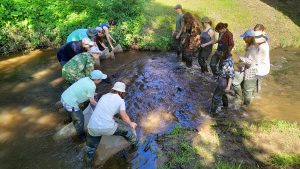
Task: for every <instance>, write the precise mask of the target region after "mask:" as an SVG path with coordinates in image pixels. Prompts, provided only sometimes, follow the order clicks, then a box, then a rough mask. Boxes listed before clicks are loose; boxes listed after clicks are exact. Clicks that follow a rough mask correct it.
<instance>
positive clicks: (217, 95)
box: [210, 77, 228, 113]
mask: <svg viewBox="0 0 300 169" xmlns="http://www.w3.org/2000/svg"><path fill="white" fill-rule="evenodd" d="M226 86H227V79H226V78H223V77H220V78H219V79H218V84H217V87H216V89H215V91H214V94H213V97H212V104H211V109H210V112H211V113H216V112H217V109H218V107H221V106H222V104H223V106H224V107H228V98H227V96H226V94H225V88H226Z"/></svg>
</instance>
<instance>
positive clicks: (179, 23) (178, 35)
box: [173, 4, 184, 58]
mask: <svg viewBox="0 0 300 169" xmlns="http://www.w3.org/2000/svg"><path fill="white" fill-rule="evenodd" d="M174 9H175V11H176V13H177V16H176V28H175V31H173V37H174V42H175V43H174V44H175V49H176V54H177V58H180V55H182V44H181V41H182V33H183V29H184V28H183V27H184V21H183V15H184V14H183V12H182V6H181V5H180V4H177V5H176V6H175V7H174Z"/></svg>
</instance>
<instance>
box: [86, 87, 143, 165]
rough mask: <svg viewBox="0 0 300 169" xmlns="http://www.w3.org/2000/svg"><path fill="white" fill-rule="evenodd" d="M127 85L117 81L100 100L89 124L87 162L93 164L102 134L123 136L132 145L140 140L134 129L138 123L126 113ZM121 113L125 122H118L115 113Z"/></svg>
mask: <svg viewBox="0 0 300 169" xmlns="http://www.w3.org/2000/svg"><path fill="white" fill-rule="evenodd" d="M125 88H126V85H125V84H124V83H122V82H116V83H115V84H114V86H113V88H112V90H111V92H110V93H107V94H105V95H103V96H102V97H101V98H100V100H99V101H98V103H97V105H96V108H95V110H94V112H93V114H92V116H91V118H90V120H89V123H88V125H87V129H88V133H87V137H86V152H85V162H86V164H87V165H89V166H91V165H92V163H93V159H94V155H95V151H96V149H97V146H98V144H99V143H100V140H101V137H102V135H118V136H123V137H124V138H125V139H126V140H128V141H129V142H130V143H131V144H132V145H134V146H136V145H137V143H138V141H137V137H136V134H135V131H134V129H135V128H136V127H137V124H136V123H135V122H133V121H131V120H130V118H129V116H128V115H127V113H126V107H125V101H124V94H125ZM116 114H119V115H120V117H121V119H122V121H124V122H125V123H126V124H125V123H120V122H116V121H115V120H114V115H116Z"/></svg>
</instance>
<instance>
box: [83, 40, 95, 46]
mask: <svg viewBox="0 0 300 169" xmlns="http://www.w3.org/2000/svg"><path fill="white" fill-rule="evenodd" d="M81 41H82V44H83V45H89V46H94V42H93V41H91V40H90V39H89V38H83V39H82V40H81Z"/></svg>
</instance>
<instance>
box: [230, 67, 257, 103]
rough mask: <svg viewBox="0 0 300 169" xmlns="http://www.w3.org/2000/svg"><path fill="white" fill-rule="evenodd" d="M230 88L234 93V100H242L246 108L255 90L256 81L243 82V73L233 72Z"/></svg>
mask: <svg viewBox="0 0 300 169" xmlns="http://www.w3.org/2000/svg"><path fill="white" fill-rule="evenodd" d="M232 86H233V90H234V91H235V94H236V98H237V99H241V100H242V99H243V104H244V105H247V106H248V105H249V104H250V102H251V100H252V95H253V92H254V91H255V88H256V79H247V80H245V79H244V76H243V73H239V72H235V77H234V79H233V81H232Z"/></svg>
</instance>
